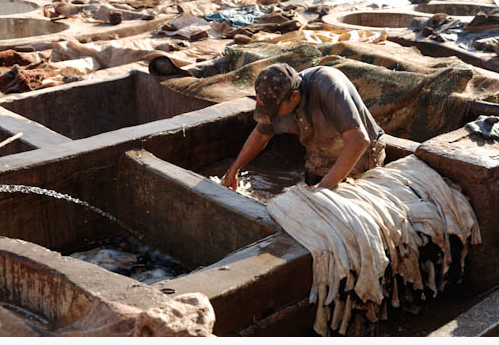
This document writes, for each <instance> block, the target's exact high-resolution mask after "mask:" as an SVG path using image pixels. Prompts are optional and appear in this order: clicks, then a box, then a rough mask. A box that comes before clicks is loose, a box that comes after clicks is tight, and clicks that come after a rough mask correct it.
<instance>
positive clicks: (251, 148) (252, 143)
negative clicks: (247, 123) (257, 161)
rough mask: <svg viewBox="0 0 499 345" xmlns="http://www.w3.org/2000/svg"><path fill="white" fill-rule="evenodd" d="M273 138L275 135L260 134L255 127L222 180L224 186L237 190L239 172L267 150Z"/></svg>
mask: <svg viewBox="0 0 499 345" xmlns="http://www.w3.org/2000/svg"><path fill="white" fill-rule="evenodd" d="M273 136H274V135H273V134H271V135H265V134H262V133H260V132H258V130H257V129H256V127H255V129H253V131H252V132H251V134H250V135H249V137H248V139H246V142H245V143H244V145H243V148H242V149H241V152H239V155H238V156H237V158H236V160H235V161H234V163H232V166H231V167H230V168H229V170H227V173H226V174H225V176H224V178H223V180H222V185H223V186H225V187H230V188H232V189H234V190H237V174H238V173H239V170H240V169H241V168H242V167H244V166H245V165H246V164H248V163H249V162H250V161H251V160H252V159H253V158H255V157H256V156H257V155H258V154H259V153H260V152H261V151H262V150H263V149H264V148H265V146H267V143H268V142H269V141H270V139H272V137H273Z"/></svg>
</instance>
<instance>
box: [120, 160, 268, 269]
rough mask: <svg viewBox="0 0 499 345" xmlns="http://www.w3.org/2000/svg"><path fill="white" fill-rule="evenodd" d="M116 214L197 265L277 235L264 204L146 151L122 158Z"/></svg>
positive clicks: (188, 264) (170, 250) (147, 235)
mask: <svg viewBox="0 0 499 345" xmlns="http://www.w3.org/2000/svg"><path fill="white" fill-rule="evenodd" d="M118 188H119V195H118V198H119V200H121V202H120V203H119V207H120V210H119V213H118V215H119V217H120V218H121V219H123V220H124V221H125V222H126V223H128V224H130V225H131V226H132V227H133V228H136V229H141V233H142V234H143V235H145V236H146V238H147V240H146V242H148V243H156V244H158V245H159V249H161V250H163V251H164V252H165V253H169V254H171V255H172V256H174V257H175V258H177V259H179V260H180V261H181V262H182V263H183V264H185V265H187V266H190V267H191V268H196V267H198V266H206V265H209V264H211V263H213V262H216V261H218V260H220V259H222V258H223V257H225V256H226V255H227V254H229V253H231V252H233V251H235V250H237V249H239V248H241V247H244V246H247V245H249V244H251V243H253V242H255V241H257V240H259V239H262V238H264V237H265V236H268V235H270V234H273V233H275V229H274V228H272V227H270V226H269V225H267V226H266V225H265V222H267V223H268V224H271V221H270V218H269V216H268V213H267V210H266V208H265V206H264V205H262V204H260V203H258V202H256V201H254V200H251V199H248V198H245V197H242V196H241V195H239V194H236V193H235V192H233V191H230V190H228V189H226V188H225V187H222V186H219V185H217V184H216V183H214V182H212V181H209V180H207V179H206V178H204V177H201V176H199V175H197V174H194V173H192V172H190V171H188V170H184V169H182V168H180V167H178V166H175V165H173V164H170V163H167V162H165V161H162V160H160V159H158V158H156V157H154V156H153V155H152V154H150V153H149V152H147V151H144V150H141V151H131V152H127V154H126V155H125V157H123V158H122V161H121V172H120V180H119V187H118Z"/></svg>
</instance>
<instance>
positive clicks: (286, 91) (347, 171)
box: [222, 63, 385, 190]
mask: <svg viewBox="0 0 499 345" xmlns="http://www.w3.org/2000/svg"><path fill="white" fill-rule="evenodd" d="M255 91H256V100H257V105H256V108H255V111H254V113H253V118H254V119H255V121H256V122H258V124H257V126H256V127H255V129H253V131H252V132H251V134H250V135H249V137H248V139H247V140H246V142H245V144H244V145H243V148H242V149H241V152H240V153H239V155H238V157H237V158H236V160H235V161H234V163H233V164H232V166H231V167H230V168H229V170H228V171H227V173H226V174H225V176H224V179H223V181H222V185H224V186H226V187H230V188H232V189H234V190H236V189H237V183H238V180H237V174H238V172H239V170H240V169H241V168H242V167H244V166H245V165H246V164H248V163H249V162H250V161H251V160H252V159H253V158H255V157H256V156H257V155H258V153H260V152H261V151H262V150H263V149H264V148H265V146H266V145H267V143H268V142H269V141H270V139H271V138H272V137H273V135H274V134H279V133H294V134H297V135H298V137H299V140H300V142H301V144H302V145H304V146H305V147H306V148H307V157H306V164H305V168H306V173H305V182H306V183H307V184H308V185H310V186H311V187H310V188H311V189H315V188H317V187H324V188H329V189H333V188H335V187H336V186H337V185H338V183H340V182H341V181H342V180H343V179H345V178H346V177H347V176H348V175H353V176H355V175H357V174H360V173H362V172H364V171H366V170H368V169H370V168H373V167H375V166H381V165H382V164H383V161H384V158H385V151H384V148H385V144H384V141H383V138H382V135H383V134H384V131H383V130H382V129H381V128H380V127H379V126H378V125H377V124H376V122H375V121H374V119H373V117H372V115H371V114H370V113H369V110H368V109H367V107H366V106H365V104H364V103H363V101H362V99H361V98H360V95H359V93H358V92H357V90H356V88H355V86H354V85H353V84H352V82H350V80H349V79H348V78H347V77H346V76H345V75H344V74H343V73H342V72H341V71H339V70H337V69H335V68H332V67H327V66H319V67H312V68H308V69H306V70H304V71H302V72H301V73H299V74H298V73H297V72H296V71H295V70H294V69H293V68H292V67H290V66H289V65H287V64H285V63H277V64H273V65H271V66H269V67H267V68H265V69H263V70H262V71H261V72H260V74H259V75H258V77H257V79H256V82H255Z"/></svg>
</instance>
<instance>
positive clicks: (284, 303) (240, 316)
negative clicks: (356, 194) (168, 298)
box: [153, 232, 316, 336]
mask: <svg viewBox="0 0 499 345" xmlns="http://www.w3.org/2000/svg"><path fill="white" fill-rule="evenodd" d="M298 276H299V279H298V278H297V277H298ZM153 286H154V287H156V288H158V289H160V290H163V291H171V292H173V293H174V294H173V296H175V295H178V294H183V293H187V292H193V291H199V292H201V293H203V294H205V295H207V296H208V297H209V299H210V302H211V304H212V305H213V308H214V309H215V314H216V315H217V320H216V322H215V328H214V330H213V333H214V334H215V335H219V336H229V335H235V332H236V331H238V330H239V331H242V330H243V329H245V328H247V327H250V329H249V330H247V332H250V333H254V334H255V335H256V334H271V333H272V332H271V330H270V329H268V330H267V331H265V332H264V331H263V329H260V328H262V327H263V326H262V324H260V326H258V322H260V321H262V320H265V319H266V321H262V322H263V323H264V324H265V325H266V326H265V327H263V328H268V327H269V324H270V323H273V322H274V321H275V322H277V321H278V320H279V322H282V323H283V324H286V325H288V326H282V327H281V328H280V331H278V329H277V328H276V329H275V330H274V332H273V335H281V336H286V335H289V334H293V330H289V329H286V327H289V325H292V324H293V323H294V322H296V320H293V318H292V317H291V316H292V315H295V312H296V311H298V310H301V309H302V308H301V307H300V308H298V309H297V310H294V309H293V312H291V311H289V312H284V314H283V315H281V317H277V316H276V315H274V314H275V313H280V311H281V310H282V309H285V308H286V307H289V306H290V305H293V304H296V303H298V302H300V301H302V300H303V299H305V298H308V295H309V293H310V288H311V286H312V256H311V255H310V253H309V252H308V251H307V250H306V249H305V248H304V247H302V246H301V245H300V244H299V243H298V242H296V241H295V240H294V239H292V238H291V237H290V236H289V235H288V234H286V233H285V232H279V233H278V234H276V235H272V236H269V237H267V238H265V239H263V240H261V241H259V242H257V243H254V244H252V245H250V246H248V247H246V248H244V249H241V250H239V251H237V252H235V253H233V254H231V255H229V256H227V257H226V258H224V259H223V260H221V261H219V262H217V263H215V264H213V265H211V266H209V267H206V268H205V269H203V270H201V271H197V272H193V273H191V274H189V275H187V276H184V277H179V278H177V279H174V280H170V281H166V282H160V283H157V284H154V285H153ZM311 308H312V309H313V310H314V311H315V309H316V306H315V305H313V306H311ZM306 309H307V308H306ZM307 310H308V309H307ZM272 315H274V317H271V316H272ZM305 315H307V317H309V318H310V319H301V320H300V323H301V324H302V326H304V327H305V328H307V327H308V326H307V325H311V324H313V322H314V320H315V312H312V313H310V312H306V313H305ZM287 316H290V317H287ZM269 317H271V319H268V318H269ZM271 320H273V321H271ZM257 329H260V330H259V331H257ZM301 331H302V329H301V330H300V332H301ZM279 332H282V333H279ZM301 335H303V333H301Z"/></svg>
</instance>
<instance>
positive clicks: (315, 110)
mask: <svg viewBox="0 0 499 345" xmlns="http://www.w3.org/2000/svg"><path fill="white" fill-rule="evenodd" d="M299 76H300V77H301V78H302V81H301V85H300V92H301V100H300V104H299V105H298V107H297V108H296V110H295V111H294V112H293V113H291V114H289V115H286V116H277V117H276V119H275V120H274V121H273V122H272V123H271V124H269V125H262V124H258V125H257V126H256V129H257V130H258V132H260V133H262V134H266V135H271V134H280V133H292V134H297V135H298V137H299V140H300V142H301V143H302V144H303V145H304V146H305V147H306V148H307V149H308V150H312V151H315V152H318V153H320V154H322V155H324V156H327V157H331V158H337V157H338V156H339V154H340V152H341V150H342V148H343V142H344V140H343V136H342V134H343V133H344V132H346V131H347V130H349V129H352V128H355V127H356V128H362V127H363V128H364V129H365V130H366V132H367V135H368V136H369V138H370V140H371V144H372V143H373V142H374V141H375V140H376V139H377V138H379V137H380V136H381V135H382V134H383V133H384V131H383V129H381V127H379V126H378V125H377V124H376V122H375V120H374V118H373V117H372V115H371V113H370V112H369V110H368V109H367V107H366V106H365V105H364V102H363V101H362V99H361V98H360V95H359V93H358V92H357V89H356V88H355V86H354V85H353V84H352V82H351V81H350V80H349V79H348V78H347V76H346V75H345V74H343V73H342V72H341V71H339V70H338V69H336V68H333V67H327V66H319V67H312V68H308V69H306V70H304V71H302V72H301V73H299Z"/></svg>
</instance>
